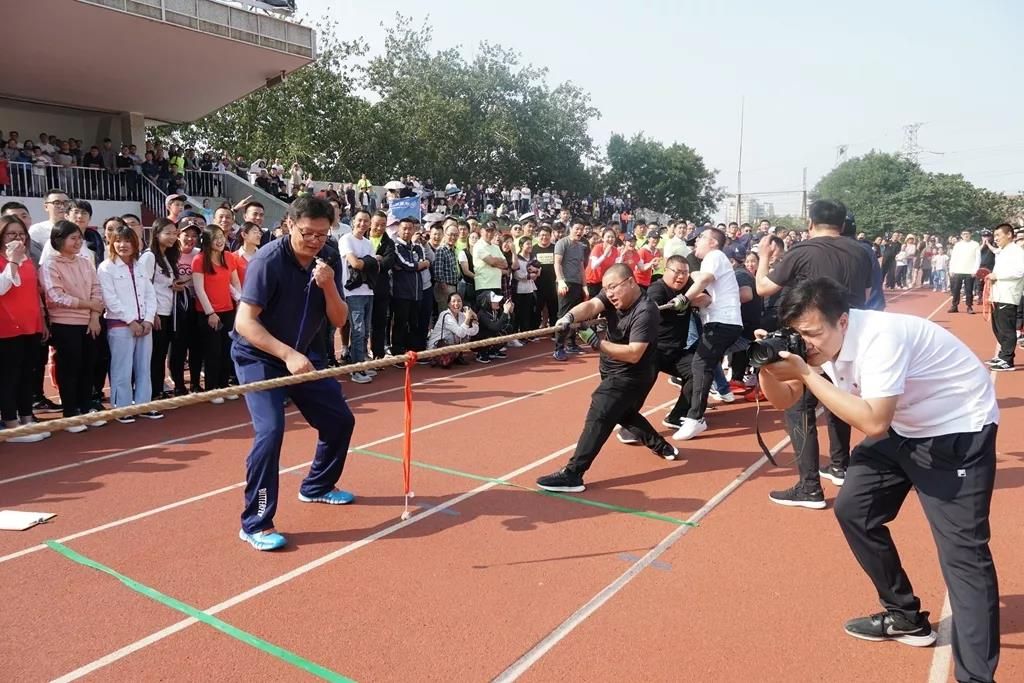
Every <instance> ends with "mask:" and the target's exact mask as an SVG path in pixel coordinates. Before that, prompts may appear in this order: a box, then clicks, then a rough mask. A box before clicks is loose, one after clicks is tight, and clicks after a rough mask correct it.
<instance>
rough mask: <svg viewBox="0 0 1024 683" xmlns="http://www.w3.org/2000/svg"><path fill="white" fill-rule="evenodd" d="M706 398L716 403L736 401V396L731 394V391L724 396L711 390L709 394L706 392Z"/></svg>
mask: <svg viewBox="0 0 1024 683" xmlns="http://www.w3.org/2000/svg"><path fill="white" fill-rule="evenodd" d="M708 398H713V399H715V400H716V401H721V402H723V403H732V402H733V401H735V400H736V394H734V393H732V392H731V391H730V392H727V393H724V394H720V393H718V390H716V389H712V390H711V391H710V392H708Z"/></svg>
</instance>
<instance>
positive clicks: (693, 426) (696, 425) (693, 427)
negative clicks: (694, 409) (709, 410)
mask: <svg viewBox="0 0 1024 683" xmlns="http://www.w3.org/2000/svg"><path fill="white" fill-rule="evenodd" d="M707 428H708V423H707V422H706V421H705V420H704V418H701V419H699V420H694V419H693V418H692V417H684V418H683V426H682V427H680V428H679V429H678V430H677V431H676V433H675V434H673V435H672V438H673V439H675V440H676V441H689V440H690V439H692V438H693V437H695V436H697V435H698V434H701V433H702V432H704V431H706V430H707Z"/></svg>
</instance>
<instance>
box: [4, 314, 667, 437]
mask: <svg viewBox="0 0 1024 683" xmlns="http://www.w3.org/2000/svg"><path fill="white" fill-rule="evenodd" d="M671 307H672V304H665V305H664V306H660V307H659V309H658V310H662V311H663V310H666V309H668V308H671ZM594 322H595V321H585V322H582V323H575V324H573V325H572V326H571V329H579V328H583V327H588V326H589V325H591V324H593V323H594ZM557 330H558V327H557V326H554V325H552V326H550V327H542V328H539V329H536V330H530V331H528V332H515V333H513V334H507V335H505V336H503V337H490V338H488V339H476V340H473V341H469V342H464V343H462V344H453V345H451V346H444V347H441V348H437V349H430V350H429V351H417V352H415V353H413V352H410V353H408V354H406V355H405V357H401V356H394V357H392V358H381V359H379V360H368V361H364V362H362V363H353V364H351V365H343V366H341V367H337V368H325V369H323V370H313V371H311V372H303V373H300V374H298V375H287V376H285V377H277V378H274V379H265V380H260V381H259V382H250V383H248V384H239V385H237V386H233V387H227V388H225V389H211V390H210V391H203V392H200V393H197V394H187V395H185V396H175V397H173V398H162V399H159V400H156V401H150V402H148V403H137V404H134V405H130V406H122V407H120V408H111V409H109V410H103V411H99V412H95V413H88V414H86V415H75V416H74V417H61V418H58V419H56V420H46V421H43V422H33V423H31V424H27V425H21V426H19V427H14V428H12V429H0V442H3V441H7V440H8V439H11V438H13V437H16V436H29V435H31V434H42V433H44V432H54V431H59V430H62V429H67V428H68V427H76V426H79V425H86V426H88V425H90V424H92V423H94V422H103V421H107V422H109V421H110V420H116V419H117V418H119V417H130V416H132V415H140V414H142V413H148V412H151V411H158V412H162V411H164V410H173V409H175V408H184V407H185V406H191V405H196V404H199V403H209V402H210V401H211V400H213V399H215V398H227V397H228V396H243V395H245V394H249V393H252V392H254V391H266V390H268V389H279V388H280V387H288V386H292V385H293V384H302V383H303V382H312V381H314V380H318V379H325V378H328V377H340V376H342V375H350V374H353V373H356V372H362V371H364V370H376V369H377V368H386V367H389V366H393V365H395V364H396V363H410V362H411V363H412V364H415V363H416V361H417V360H430V359H431V358H437V357H439V356H446V355H448V354H451V353H461V352H463V351H472V350H473V349H479V348H483V347H486V346H495V345H498V344H504V343H506V342H510V341H512V340H513V339H529V338H531V337H538V336H544V335H548V334H552V333H554V332H556V331H557Z"/></svg>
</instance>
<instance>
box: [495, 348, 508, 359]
mask: <svg viewBox="0 0 1024 683" xmlns="http://www.w3.org/2000/svg"><path fill="white" fill-rule="evenodd" d="M491 358H501V359H505V358H508V354H507V353H505V351H504V350H502V349H498V350H497V351H494V352H492V353H491Z"/></svg>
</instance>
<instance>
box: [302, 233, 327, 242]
mask: <svg viewBox="0 0 1024 683" xmlns="http://www.w3.org/2000/svg"><path fill="white" fill-rule="evenodd" d="M297 232H298V233H299V236H300V237H301V238H302V239H303V240H305V241H307V242H326V241H327V236H328V235H327V233H326V232H303V231H301V230H298V231H297Z"/></svg>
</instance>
